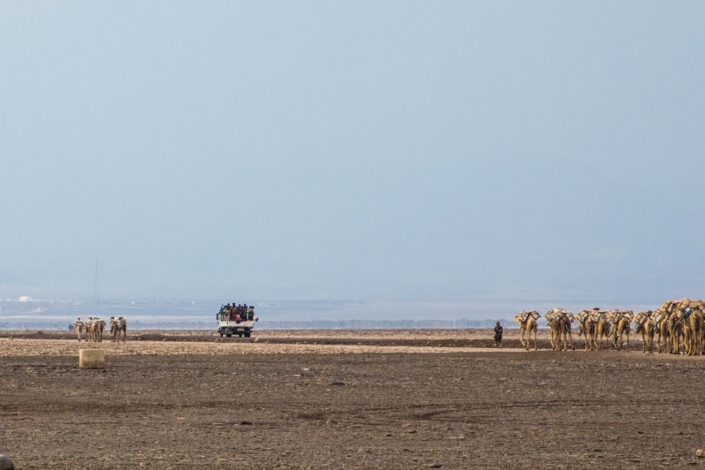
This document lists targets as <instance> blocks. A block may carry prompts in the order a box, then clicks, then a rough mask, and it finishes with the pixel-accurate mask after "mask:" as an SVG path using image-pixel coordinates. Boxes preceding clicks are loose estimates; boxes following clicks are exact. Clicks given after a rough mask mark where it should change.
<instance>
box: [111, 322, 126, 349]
mask: <svg viewBox="0 0 705 470" xmlns="http://www.w3.org/2000/svg"><path fill="white" fill-rule="evenodd" d="M110 332H111V333H112V334H113V342H114V343H117V342H118V341H120V338H122V341H123V342H125V341H127V320H125V319H124V318H122V317H118V318H117V319H115V317H110Z"/></svg>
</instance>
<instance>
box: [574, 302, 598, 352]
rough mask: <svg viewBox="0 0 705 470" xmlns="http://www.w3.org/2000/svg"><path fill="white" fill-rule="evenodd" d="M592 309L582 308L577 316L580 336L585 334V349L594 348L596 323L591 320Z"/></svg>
mask: <svg viewBox="0 0 705 470" xmlns="http://www.w3.org/2000/svg"><path fill="white" fill-rule="evenodd" d="M591 314H592V312H591V311H590V310H581V311H579V312H578V315H577V316H576V317H575V318H576V320H578V336H581V335H582V336H585V351H588V350H592V336H593V334H594V329H595V325H594V323H593V322H592V320H591Z"/></svg>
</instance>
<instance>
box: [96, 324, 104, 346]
mask: <svg viewBox="0 0 705 470" xmlns="http://www.w3.org/2000/svg"><path fill="white" fill-rule="evenodd" d="M95 326H96V329H95V341H96V342H98V343H102V342H103V330H105V320H103V319H102V318H101V319H96V321H95Z"/></svg>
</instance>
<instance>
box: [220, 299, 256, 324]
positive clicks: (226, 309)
mask: <svg viewBox="0 0 705 470" xmlns="http://www.w3.org/2000/svg"><path fill="white" fill-rule="evenodd" d="M218 315H219V319H220V320H222V321H234V322H236V323H239V322H241V321H253V320H254V319H255V307H254V306H252V305H250V306H248V305H247V304H235V303H232V304H226V305H221V306H220V312H219V313H218Z"/></svg>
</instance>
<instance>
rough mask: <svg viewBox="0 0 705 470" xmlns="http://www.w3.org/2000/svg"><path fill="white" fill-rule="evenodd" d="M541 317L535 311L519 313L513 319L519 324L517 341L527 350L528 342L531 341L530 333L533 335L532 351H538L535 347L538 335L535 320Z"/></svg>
mask: <svg viewBox="0 0 705 470" xmlns="http://www.w3.org/2000/svg"><path fill="white" fill-rule="evenodd" d="M540 317H541V314H540V313H539V312H537V311H536V310H530V311H521V312H519V314H518V315H517V316H516V317H514V321H516V322H518V323H519V328H520V329H519V341H521V345H522V346H523V347H524V349H526V350H527V351H528V350H529V342H530V340H531V332H532V331H533V333H534V351H536V350H538V346H537V338H536V337H537V335H538V323H537V320H538V319H539V318H540ZM524 335H526V342H525V341H524Z"/></svg>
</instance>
